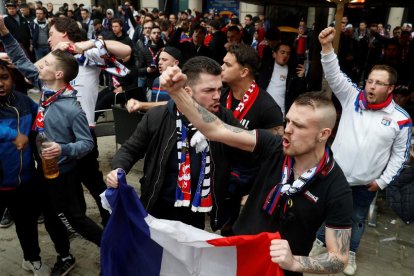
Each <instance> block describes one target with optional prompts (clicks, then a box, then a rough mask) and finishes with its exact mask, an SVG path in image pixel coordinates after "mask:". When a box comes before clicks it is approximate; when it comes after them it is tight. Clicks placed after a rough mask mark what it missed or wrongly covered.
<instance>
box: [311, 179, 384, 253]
mask: <svg viewBox="0 0 414 276" xmlns="http://www.w3.org/2000/svg"><path fill="white" fill-rule="evenodd" d="M351 189H352V202H353V212H352V233H351V244H350V248H349V250H350V251H352V252H357V250H358V247H359V243H360V242H361V238H362V235H363V234H364V231H365V220H366V218H367V215H368V211H369V206H370V205H371V202H372V200H373V199H374V197H375V193H376V192H371V191H368V186H353V187H351ZM316 238H317V239H318V240H320V241H322V242H324V243H325V224H323V225H322V226H321V227H320V228H319V229H318V232H316Z"/></svg>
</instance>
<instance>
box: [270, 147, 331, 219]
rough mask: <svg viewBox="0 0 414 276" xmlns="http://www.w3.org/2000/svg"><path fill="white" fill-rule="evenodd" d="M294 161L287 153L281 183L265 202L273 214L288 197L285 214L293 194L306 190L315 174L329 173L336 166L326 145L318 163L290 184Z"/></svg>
mask: <svg viewBox="0 0 414 276" xmlns="http://www.w3.org/2000/svg"><path fill="white" fill-rule="evenodd" d="M293 163H294V159H293V157H292V156H288V155H286V156H285V160H284V161H283V170H282V180H281V182H280V183H279V184H277V185H276V186H275V187H273V189H272V190H271V191H270V193H269V194H268V196H267V197H266V201H265V203H264V204H263V210H264V211H265V212H267V213H268V214H269V215H272V214H273V212H274V210H275V209H276V207H277V206H278V204H279V202H280V200H281V198H283V197H285V199H286V200H285V202H284V204H283V209H282V212H283V214H285V213H286V209H287V207H289V204H290V203H289V202H291V200H289V199H290V197H291V196H293V195H295V194H298V193H301V192H304V191H306V190H307V188H308V187H309V185H310V183H311V182H312V180H313V179H315V176H317V175H318V174H319V173H322V174H323V175H326V174H328V173H329V172H330V171H331V169H332V168H333V166H334V160H333V158H332V156H330V150H329V148H328V147H326V148H325V154H324V155H323V157H322V159H321V161H319V163H318V165H316V167H313V168H312V169H309V170H307V171H306V172H304V173H303V174H302V175H301V176H300V177H299V178H298V179H296V180H295V181H293V183H292V184H290V183H288V181H289V180H290V177H291V174H292V170H293Z"/></svg>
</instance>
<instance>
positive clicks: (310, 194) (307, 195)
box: [305, 190, 319, 203]
mask: <svg viewBox="0 0 414 276" xmlns="http://www.w3.org/2000/svg"><path fill="white" fill-rule="evenodd" d="M305 196H306V197H307V198H308V199H309V200H310V201H312V202H314V203H317V202H318V200H319V197H317V196H315V195H313V194H312V193H311V192H309V190H307V191H306V192H305Z"/></svg>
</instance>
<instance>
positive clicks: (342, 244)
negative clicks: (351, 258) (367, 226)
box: [334, 230, 351, 255]
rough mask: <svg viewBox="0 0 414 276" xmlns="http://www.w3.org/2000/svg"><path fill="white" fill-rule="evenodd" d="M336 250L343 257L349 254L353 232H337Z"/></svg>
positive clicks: (335, 232)
mask: <svg viewBox="0 0 414 276" xmlns="http://www.w3.org/2000/svg"><path fill="white" fill-rule="evenodd" d="M334 235H335V242H336V248H338V252H339V254H341V255H345V254H347V251H348V250H349V243H350V241H351V230H335V231H334Z"/></svg>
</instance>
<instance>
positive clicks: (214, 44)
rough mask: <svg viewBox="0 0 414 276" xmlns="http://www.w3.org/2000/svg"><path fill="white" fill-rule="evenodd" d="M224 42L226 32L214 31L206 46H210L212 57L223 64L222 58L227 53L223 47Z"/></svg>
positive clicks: (225, 40)
mask: <svg viewBox="0 0 414 276" xmlns="http://www.w3.org/2000/svg"><path fill="white" fill-rule="evenodd" d="M226 43H227V37H226V34H225V33H223V32H222V31H216V32H215V33H213V34H212V38H211V40H210V43H209V44H208V48H210V50H211V53H212V55H213V59H214V60H215V61H217V62H218V63H219V64H223V58H224V56H225V55H226V53H227V50H226V48H224V44H226Z"/></svg>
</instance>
